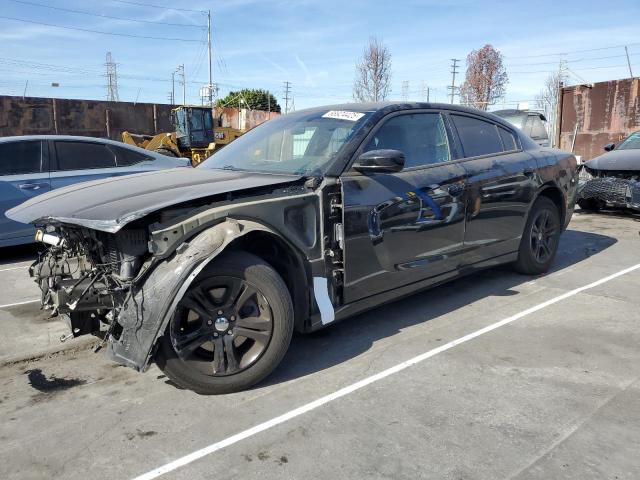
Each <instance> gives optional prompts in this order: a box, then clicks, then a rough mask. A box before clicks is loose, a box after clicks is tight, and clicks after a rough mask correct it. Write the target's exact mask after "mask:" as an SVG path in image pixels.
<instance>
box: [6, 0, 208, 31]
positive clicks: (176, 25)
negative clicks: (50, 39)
mask: <svg viewBox="0 0 640 480" xmlns="http://www.w3.org/2000/svg"><path fill="white" fill-rule="evenodd" d="M10 1H11V2H14V3H20V4H22V5H31V6H34V7H41V8H48V9H51V10H58V11H61V12H69V13H77V14H79V15H89V16H92V17H99V18H108V19H110V20H122V21H125V22H137V23H148V24H152V25H169V26H172V27H191V28H204V26H202V25H195V24H192V23H191V24H189V23H169V22H156V21H153V20H141V19H136V18H125V17H114V16H111V15H103V14H100V13H93V12H87V11H85V10H74V9H72V8H64V7H56V6H53V5H46V4H44V3H37V2H28V1H26V0H10Z"/></svg>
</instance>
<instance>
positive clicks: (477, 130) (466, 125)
mask: <svg viewBox="0 0 640 480" xmlns="http://www.w3.org/2000/svg"><path fill="white" fill-rule="evenodd" d="M451 119H452V120H453V123H454V125H455V126H456V130H457V131H458V136H459V137H460V142H461V143H462V149H463V150H464V156H465V157H477V156H480V155H490V154H492V153H499V152H502V151H503V148H502V141H501V140H500V135H499V134H498V128H497V127H496V125H495V124H493V123H489V122H485V121H484V120H479V119H477V118H473V117H466V116H462V115H451Z"/></svg>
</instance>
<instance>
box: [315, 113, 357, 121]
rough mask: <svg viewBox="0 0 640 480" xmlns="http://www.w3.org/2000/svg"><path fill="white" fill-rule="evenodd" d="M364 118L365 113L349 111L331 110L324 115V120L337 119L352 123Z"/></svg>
mask: <svg viewBox="0 0 640 480" xmlns="http://www.w3.org/2000/svg"><path fill="white" fill-rule="evenodd" d="M362 117H364V113H360V112H348V111H347V110H329V111H328V112H327V113H325V114H324V115H322V118H337V119H338V120H349V121H351V122H357V121H358V120H360V119H361V118H362Z"/></svg>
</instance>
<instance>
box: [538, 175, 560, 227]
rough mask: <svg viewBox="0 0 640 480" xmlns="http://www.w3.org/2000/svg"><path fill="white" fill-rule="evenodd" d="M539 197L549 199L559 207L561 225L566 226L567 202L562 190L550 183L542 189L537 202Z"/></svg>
mask: <svg viewBox="0 0 640 480" xmlns="http://www.w3.org/2000/svg"><path fill="white" fill-rule="evenodd" d="M539 197H547V198H548V199H549V200H551V201H552V202H553V203H554V204H555V205H556V207H558V211H559V212H560V225H562V226H564V225H565V220H566V217H567V202H566V199H565V196H564V194H563V193H562V190H561V189H560V188H559V187H558V186H557V185H556V184H554V183H553V182H548V183H545V184H544V185H542V186H541V187H540V189H539V190H538V194H537V195H536V198H535V199H536V200H537V199H538V198H539ZM534 202H535V200H534ZM532 205H533V204H532Z"/></svg>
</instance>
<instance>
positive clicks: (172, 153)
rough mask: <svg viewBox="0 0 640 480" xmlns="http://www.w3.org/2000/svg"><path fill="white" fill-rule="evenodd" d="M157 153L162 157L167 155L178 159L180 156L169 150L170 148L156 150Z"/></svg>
mask: <svg viewBox="0 0 640 480" xmlns="http://www.w3.org/2000/svg"><path fill="white" fill-rule="evenodd" d="M155 152H156V153H159V154H160V155H165V156H166V157H173V158H178V155H176V153H175V152H174V151H173V150H169V149H168V148H156V150H155Z"/></svg>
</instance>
